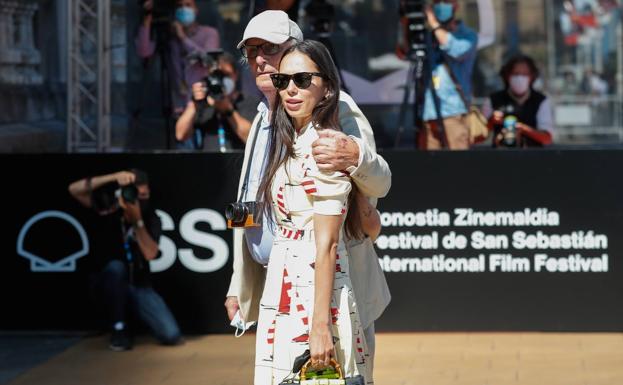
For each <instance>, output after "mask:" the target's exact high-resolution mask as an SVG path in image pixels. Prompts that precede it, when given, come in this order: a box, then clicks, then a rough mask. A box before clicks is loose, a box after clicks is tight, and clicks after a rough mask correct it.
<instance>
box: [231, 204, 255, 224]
mask: <svg viewBox="0 0 623 385" xmlns="http://www.w3.org/2000/svg"><path fill="white" fill-rule="evenodd" d="M259 208H260V205H259V204H258V203H257V202H235V203H230V204H228V205H227V207H226V208H225V218H227V227H228V228H230V229H231V228H236V227H254V226H260V224H259V221H258V214H259Z"/></svg>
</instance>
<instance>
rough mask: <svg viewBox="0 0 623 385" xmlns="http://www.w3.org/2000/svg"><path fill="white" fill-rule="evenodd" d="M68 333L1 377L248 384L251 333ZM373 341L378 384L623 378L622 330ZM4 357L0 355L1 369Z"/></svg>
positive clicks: (70, 383) (26, 382) (26, 350)
mask: <svg viewBox="0 0 623 385" xmlns="http://www.w3.org/2000/svg"><path fill="white" fill-rule="evenodd" d="M72 338H73V339H71V338H69V339H68V338H61V339H62V340H64V342H63V343H59V340H54V339H53V338H51V339H50V341H52V342H51V343H50V344H51V345H54V346H55V347H54V348H50V349H48V354H47V356H46V355H45V354H42V352H38V353H37V354H36V356H38V357H39V359H40V360H41V361H45V362H42V363H41V364H39V365H36V366H35V367H33V368H32V369H28V368H27V367H30V366H32V365H33V362H32V361H34V360H29V362H28V363H25V362H24V361H22V362H20V360H17V361H14V362H15V364H16V365H17V366H21V374H19V373H18V374H19V375H18V376H17V377H16V378H14V379H13V380H12V381H9V382H8V384H10V385H35V384H36V385H83V384H89V385H99V384H106V385H109V384H115V385H117V384H119V385H142V384H145V385H152V384H163V385H173V384H175V385H186V384H188V385H197V384H210V385H237V384H252V376H253V344H254V336H253V335H245V336H244V337H242V338H240V339H235V338H233V337H232V336H229V335H210V336H202V337H190V338H188V340H187V342H186V344H184V345H182V346H177V347H162V346H158V345H157V344H156V343H155V342H154V341H153V340H152V339H150V338H148V337H145V338H142V339H139V340H138V341H137V345H136V347H135V348H134V350H132V351H130V352H123V353H114V352H110V351H108V350H107V348H106V346H107V338H105V337H104V336H100V337H90V338H84V339H82V340H81V341H80V342H78V343H75V340H76V338H75V337H72ZM2 342H4V341H2ZM30 343H31V344H32V343H36V344H41V340H38V339H32V340H31V341H30ZM74 343H75V344H74ZM377 343H378V351H377V360H376V365H375V367H376V369H375V379H376V384H378V385H396V384H402V385H411V384H426V385H446V384H447V385H450V384H452V385H455V384H456V385H458V384H461V385H471V384H473V385H476V384H477V385H506V384H508V385H511V384H512V385H514V384H523V385H545V384H546V385H619V384H623V334H620V333H408V334H407V333H405V334H398V333H397V334H380V335H379V336H378V342H377ZM72 344H73V346H71V347H70V348H67V349H65V350H63V349H64V347H67V346H68V345H72ZM3 345H4V344H3ZM28 345H29V343H28V340H27V339H25V340H23V341H20V342H17V343H16V346H18V347H19V346H22V348H21V354H18V356H19V355H29V354H30V349H31V348H32V347H29V346H28ZM44 346H45V344H44ZM62 347H63V348H62ZM34 350H37V349H34ZM52 351H54V352H52ZM58 352H60V353H58ZM52 353H54V354H52ZM56 353H58V354H56ZM4 354H5V353H4V350H3V355H2V356H0V362H3V361H4V358H5V357H6V355H4ZM44 356H45V357H44ZM50 356H53V357H51V358H49V357H50ZM9 366H10V365H7V364H5V363H4V362H3V364H2V368H3V369H2V371H3V372H5V371H6V370H5V369H4V368H5V367H9ZM18 369H19V368H16V370H18ZM7 373H8V372H7Z"/></svg>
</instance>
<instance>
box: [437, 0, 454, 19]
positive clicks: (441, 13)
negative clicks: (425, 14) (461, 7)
mask: <svg viewBox="0 0 623 385" xmlns="http://www.w3.org/2000/svg"><path fill="white" fill-rule="evenodd" d="M433 12H435V17H436V18H437V20H438V21H439V22H440V23H447V22H448V21H450V20H451V19H452V17H454V6H453V5H452V4H451V3H443V2H441V3H437V4H435V5H433Z"/></svg>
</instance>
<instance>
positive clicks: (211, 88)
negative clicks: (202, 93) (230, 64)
mask: <svg viewBox="0 0 623 385" xmlns="http://www.w3.org/2000/svg"><path fill="white" fill-rule="evenodd" d="M222 54H223V50H221V49H219V50H213V51H207V52H192V53H191V54H189V55H188V56H186V60H188V63H189V64H190V65H195V64H199V65H200V66H201V67H203V68H206V69H207V70H208V76H206V77H204V78H203V79H202V80H201V81H202V83H204V85H205V88H206V93H207V95H208V96H210V97H212V98H214V99H216V100H219V99H222V98H223V97H225V96H226V95H228V94H230V93H231V92H232V91H233V90H234V87H235V85H234V82H233V80H232V79H231V78H229V77H228V76H226V75H225V74H224V73H223V71H221V70H220V69H218V60H219V57H220V56H221V55H222Z"/></svg>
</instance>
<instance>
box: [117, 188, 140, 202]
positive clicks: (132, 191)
mask: <svg viewBox="0 0 623 385" xmlns="http://www.w3.org/2000/svg"><path fill="white" fill-rule="evenodd" d="M115 197H116V198H121V199H123V200H124V201H126V202H128V203H135V202H136V200H137V199H138V188H137V187H136V185H134V184H129V185H126V186H123V187H121V188H120V189H117V190H116V191H115Z"/></svg>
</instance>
